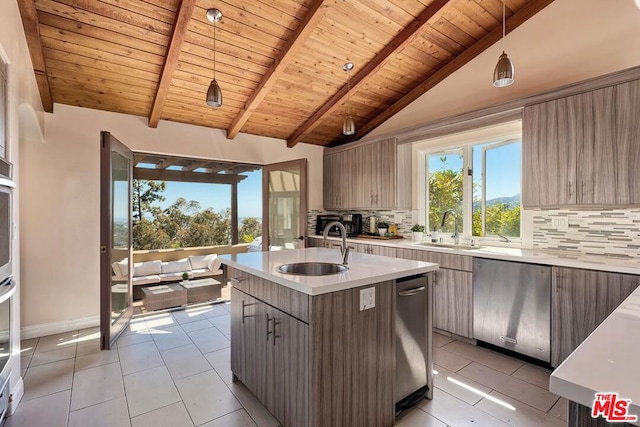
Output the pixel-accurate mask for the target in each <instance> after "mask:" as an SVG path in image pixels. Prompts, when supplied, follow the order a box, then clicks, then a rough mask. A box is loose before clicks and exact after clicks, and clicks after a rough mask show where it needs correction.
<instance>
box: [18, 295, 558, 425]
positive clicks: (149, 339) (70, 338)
mask: <svg viewBox="0 0 640 427" xmlns="http://www.w3.org/2000/svg"><path fill="white" fill-rule="evenodd" d="M229 329H230V328H229V306H228V305H227V304H216V305H209V306H204V307H198V308H192V309H187V310H184V311H174V312H172V313H162V314H151V315H147V316H145V317H138V318H136V319H134V320H133V322H132V323H131V325H130V327H129V328H128V330H127V331H126V332H125V334H124V335H123V336H121V337H120V338H119V340H118V343H117V348H116V349H114V350H110V351H100V350H99V344H98V331H97V328H94V329H88V330H82V331H75V332H70V333H65V334H58V335H53V336H49V337H42V338H39V339H32V340H26V341H23V342H22V348H23V352H22V368H23V376H24V381H25V395H24V397H23V399H22V402H21V403H20V405H19V407H18V410H17V411H16V413H15V414H14V415H13V416H12V417H10V418H9V419H8V421H7V427H23V426H25V427H27V426H28V427H39V426H43V427H44V426H46V427H58V426H60V427H67V426H68V427H76V426H78V427H84V426H92V427H101V426H105V427H106V426H109V427H119V426H133V427H147V426H149V427H151V426H153V427H163V426H167V427H169V426H171V427H182V426H185V427H187V426H206V427H241V426H242V427H255V426H260V427H262V426H269V427H270V426H278V425H279V423H278V422H277V421H276V420H275V419H274V418H273V417H272V416H271V414H270V413H269V412H268V411H267V410H266V409H265V408H264V407H263V406H262V405H261V404H260V402H258V401H257V400H256V399H255V397H253V395H252V394H251V393H250V392H249V391H248V390H247V389H246V388H245V387H244V386H243V385H242V384H240V383H233V382H232V381H231V371H230V367H229V357H230V356H229V334H230V330H229ZM434 356H435V357H434V359H435V366H434V371H435V373H436V374H435V386H436V388H435V390H434V400H432V401H428V400H425V401H423V402H422V403H421V404H419V405H418V407H416V408H414V409H412V410H410V411H407V412H406V414H404V415H403V416H402V417H401V418H400V419H399V420H398V422H397V424H396V425H398V426H403V427H418V426H420V427H426V426H447V425H449V426H455V427H457V426H474V427H478V426H517V427H527V426H536V427H537V426H563V425H566V421H564V420H565V413H566V401H565V400H564V399H559V398H558V397H557V396H554V395H553V394H551V393H550V392H549V391H548V384H549V371H548V370H545V369H542V368H539V367H537V366H533V365H529V364H527V363H524V362H521V361H519V360H516V359H513V358H510V357H507V356H504V355H501V354H498V353H494V352H491V351H489V350H486V349H483V348H479V347H475V346H472V345H469V344H466V343H462V342H459V341H454V340H452V339H451V338H447V337H444V336H442V335H435V351H434Z"/></svg>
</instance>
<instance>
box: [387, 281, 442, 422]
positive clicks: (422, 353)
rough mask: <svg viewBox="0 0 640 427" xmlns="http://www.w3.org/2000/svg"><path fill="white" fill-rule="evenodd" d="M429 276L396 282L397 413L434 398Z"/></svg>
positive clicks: (431, 304)
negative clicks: (423, 400) (426, 399)
mask: <svg viewBox="0 0 640 427" xmlns="http://www.w3.org/2000/svg"><path fill="white" fill-rule="evenodd" d="M430 277H431V275H419V276H411V277H406V278H403V279H398V280H396V381H395V393H394V395H395V402H396V413H399V412H401V411H403V410H405V409H407V408H408V407H410V406H412V405H414V404H415V403H417V402H419V401H420V400H422V399H423V398H425V397H428V398H432V397H433V369H432V357H431V355H432V345H433V344H432V332H431V331H432V316H433V314H432V309H431V307H432V306H433V303H432V298H431V296H432V293H433V292H432V290H431V288H430V287H429V280H430Z"/></svg>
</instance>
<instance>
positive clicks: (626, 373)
mask: <svg viewBox="0 0 640 427" xmlns="http://www.w3.org/2000/svg"><path fill="white" fill-rule="evenodd" d="M638 331H640V288H638V289H636V290H635V291H634V292H633V293H632V294H631V295H629V297H628V298H627V299H626V300H625V301H624V302H623V303H622V304H620V306H619V307H618V308H617V309H615V311H614V312H613V313H611V315H610V316H609V317H607V319H606V320H605V321H604V322H602V323H601V324H600V326H598V328H597V329H596V330H595V331H594V332H593V333H592V334H591V335H589V337H588V338H587V339H586V340H585V341H584V342H583V343H582V344H580V346H579V347H578V348H577V349H576V350H575V351H574V352H573V353H571V355H570V356H569V357H568V358H567V359H566V360H565V361H564V362H563V363H562V364H561V365H560V366H559V367H558V368H557V369H556V370H555V371H553V373H552V374H551V379H550V380H549V390H550V391H551V392H552V393H555V394H558V395H560V396H562V397H565V398H567V399H569V400H573V401H574V402H578V403H580V404H581V405H584V406H587V407H589V408H591V407H593V399H594V395H595V393H596V392H602V393H605V392H616V393H618V395H619V398H620V399H631V405H630V408H629V414H630V415H638V416H639V417H640V365H639V364H638V361H639V360H640V341H639V340H638V339H637V337H636V336H634V334H635V333H637V332H638ZM633 424H635V425H640V422H636V423H633Z"/></svg>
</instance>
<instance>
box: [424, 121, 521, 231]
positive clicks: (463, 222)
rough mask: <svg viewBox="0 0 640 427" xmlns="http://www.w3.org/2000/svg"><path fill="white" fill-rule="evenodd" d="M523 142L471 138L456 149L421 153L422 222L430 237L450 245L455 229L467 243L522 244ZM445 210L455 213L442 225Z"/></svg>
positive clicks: (517, 138)
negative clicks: (477, 240)
mask: <svg viewBox="0 0 640 427" xmlns="http://www.w3.org/2000/svg"><path fill="white" fill-rule="evenodd" d="M483 136H484V137H483ZM520 138H521V136H520V132H517V133H515V134H514V133H513V132H512V133H511V134H509V135H505V136H501V137H497V138H496V137H490V136H485V135H480V138H469V136H468V135H467V137H466V138H465V139H466V141H465V142H464V143H462V144H460V143H458V144H456V145H454V146H453V147H452V146H451V145H452V144H451V143H449V144H447V143H446V142H447V141H444V142H443V143H442V144H441V145H440V147H439V148H433V149H429V148H426V147H425V148H424V149H421V148H418V151H419V153H420V154H421V156H422V157H421V159H422V161H421V163H422V165H423V173H422V175H421V176H422V180H423V184H422V185H421V188H422V189H423V190H424V193H423V196H422V197H421V201H422V202H421V206H422V209H421V217H422V218H424V222H425V224H426V226H427V228H428V230H429V231H430V232H433V231H434V230H436V231H438V232H440V233H439V236H440V237H443V238H444V239H445V241H447V240H449V238H450V237H451V236H452V235H453V231H454V227H455V226H456V225H457V231H458V234H459V235H460V236H467V237H468V238H484V239H487V240H498V239H501V240H505V239H508V240H510V241H511V240H514V239H515V240H519V239H520V234H521V221H520V211H521V203H520V192H521V191H520V190H521V158H522V142H521V139H520ZM443 145H444V147H443ZM447 210H453V212H451V213H450V214H449V215H447V218H446V221H445V223H444V224H442V219H443V217H444V214H445V212H446V211H447Z"/></svg>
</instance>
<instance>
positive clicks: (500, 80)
mask: <svg viewBox="0 0 640 427" xmlns="http://www.w3.org/2000/svg"><path fill="white" fill-rule="evenodd" d="M505 9H506V8H505V5H504V0H502V55H500V58H499V59H498V63H497V64H496V69H495V70H493V85H494V86H495V87H505V86H509V85H511V84H513V76H514V69H513V62H511V59H509V55H507V54H506V53H505V51H504V39H505V37H506V29H507V21H506V10H505Z"/></svg>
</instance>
